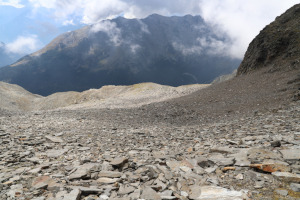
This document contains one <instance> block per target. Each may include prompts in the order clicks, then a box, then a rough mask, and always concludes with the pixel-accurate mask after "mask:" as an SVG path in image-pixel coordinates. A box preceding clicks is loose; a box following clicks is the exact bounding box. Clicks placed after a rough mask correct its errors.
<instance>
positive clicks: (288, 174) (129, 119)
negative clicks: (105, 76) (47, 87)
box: [0, 101, 300, 200]
mask: <svg viewBox="0 0 300 200" xmlns="http://www.w3.org/2000/svg"><path fill="white" fill-rule="evenodd" d="M149 108H151V106H148V105H145V106H143V107H140V108H127V109H126V108H115V109H101V108H100V109H74V110H67V109H65V110H64V109H61V110H49V111H32V112H16V111H14V112H9V111H2V112H1V115H0V144H1V146H0V151H1V155H0V182H1V184H0V199H3V200H4V199H8V200H12V199H33V200H46V199H47V200H79V199H84V200H103V199H116V200H117V199H120V200H121V199H122V200H127V199H128V200H129V199H166V200H167V199H207V200H209V199H215V200H217V199H224V200H227V199H228V200H229V199H230V200H238V199H299V198H300V175H299V173H300V161H299V160H300V151H299V150H300V149H299V148H300V103H299V101H296V102H293V103H291V104H290V105H289V106H286V107H281V108H278V109H273V110H269V111H264V112H260V111H254V112H252V113H251V114H245V115H242V114H240V115H235V116H234V117H231V118H230V120H229V118H228V119H227V118H223V119H218V120H215V121H210V122H205V123H204V122H203V123H202V122H201V120H200V121H199V123H198V124H197V123H193V124H192V125H188V126H187V125H180V124H179V125H178V126H177V125H174V124H171V123H170V122H169V121H168V120H163V119H162V120H161V121H160V122H159V123H158V122H157V123H153V122H152V121H153V120H150V119H151V118H153V116H152V113H151V112H150V111H149ZM140 116H143V117H142V118H141V117H140Z"/></svg>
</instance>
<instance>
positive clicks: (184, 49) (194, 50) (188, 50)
mask: <svg viewBox="0 0 300 200" xmlns="http://www.w3.org/2000/svg"><path fill="white" fill-rule="evenodd" d="M172 45H173V47H174V48H175V49H176V50H178V51H180V52H181V53H182V54H183V55H193V54H198V55H200V54H201V53H202V52H203V47H202V46H201V45H192V46H186V45H183V44H179V43H177V42H173V43H172Z"/></svg>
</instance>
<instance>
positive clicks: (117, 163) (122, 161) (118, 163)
mask: <svg viewBox="0 0 300 200" xmlns="http://www.w3.org/2000/svg"><path fill="white" fill-rule="evenodd" d="M127 162H128V158H125V157H118V158H115V159H113V160H112V161H111V162H110V164H111V165H112V166H114V167H117V168H120V167H122V166H123V165H124V164H125V163H127Z"/></svg>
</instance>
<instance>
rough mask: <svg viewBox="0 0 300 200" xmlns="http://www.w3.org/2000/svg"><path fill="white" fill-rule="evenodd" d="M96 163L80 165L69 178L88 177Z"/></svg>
mask: <svg viewBox="0 0 300 200" xmlns="http://www.w3.org/2000/svg"><path fill="white" fill-rule="evenodd" d="M96 165H97V164H95V163H87V164H84V165H81V166H79V167H78V168H77V169H76V171H75V172H74V173H72V174H71V175H70V176H69V180H75V179H82V178H88V176H89V175H90V174H89V173H90V170H91V169H92V168H93V167H95V166H96Z"/></svg>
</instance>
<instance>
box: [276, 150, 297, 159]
mask: <svg viewBox="0 0 300 200" xmlns="http://www.w3.org/2000/svg"><path fill="white" fill-rule="evenodd" d="M280 152H281V153H282V156H283V159H285V160H300V148H298V149H284V150H280Z"/></svg>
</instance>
